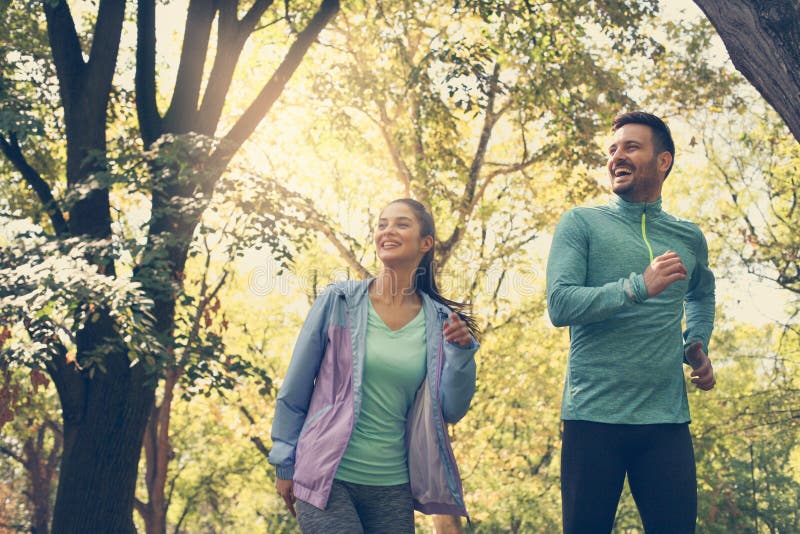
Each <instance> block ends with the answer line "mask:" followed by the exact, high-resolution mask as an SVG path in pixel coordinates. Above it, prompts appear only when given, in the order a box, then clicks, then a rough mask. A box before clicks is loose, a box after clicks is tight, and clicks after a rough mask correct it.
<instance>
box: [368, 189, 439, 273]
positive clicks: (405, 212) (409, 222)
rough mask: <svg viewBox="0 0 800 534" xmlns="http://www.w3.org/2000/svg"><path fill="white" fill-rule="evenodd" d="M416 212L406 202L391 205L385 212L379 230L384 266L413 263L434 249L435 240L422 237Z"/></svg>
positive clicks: (376, 235) (376, 234)
mask: <svg viewBox="0 0 800 534" xmlns="http://www.w3.org/2000/svg"><path fill="white" fill-rule="evenodd" d="M420 234H421V228H420V224H419V221H418V220H417V217H416V215H415V214H414V210H412V209H411V208H410V207H409V206H407V205H406V204H403V203H402V202H394V203H392V204H389V205H388V206H386V208H384V210H383V211H382V212H381V215H380V218H379V219H378V227H377V229H376V230H375V248H376V249H377V250H378V258H379V259H380V260H381V261H382V262H383V263H384V265H390V264H413V266H414V267H416V266H417V265H419V262H420V260H421V259H422V257H423V256H424V255H425V253H426V252H428V251H429V250H430V249H431V247H433V237H432V236H425V237H422V236H421V235H420Z"/></svg>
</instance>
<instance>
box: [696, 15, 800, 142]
mask: <svg viewBox="0 0 800 534" xmlns="http://www.w3.org/2000/svg"><path fill="white" fill-rule="evenodd" d="M695 3H696V4H697V5H698V6H700V9H702V10H703V12H704V13H705V14H706V16H707V17H708V20H710V21H711V24H713V25H714V28H716V30H717V32H718V33H719V36H720V37H721V38H722V41H723V42H724V43H725V46H726V47H727V49H728V53H729V54H730V56H731V61H733V64H734V65H735V66H736V68H737V69H738V70H739V71H740V72H741V73H742V74H743V75H744V77H745V78H747V80H748V81H749V82H750V83H752V84H753V86H754V87H755V88H756V89H758V92H759V93H761V96H763V97H764V100H766V101H767V102H769V103H770V105H772V107H773V108H775V111H777V112H778V114H779V115H780V116H781V118H782V119H783V120H784V122H786V125H787V126H788V127H789V130H790V131H791V132H792V134H794V137H795V139H797V141H800V99H799V98H798V95H800V4H798V3H797V2H796V1H794V0H769V1H766V2H765V1H762V0H734V1H728V0H695Z"/></svg>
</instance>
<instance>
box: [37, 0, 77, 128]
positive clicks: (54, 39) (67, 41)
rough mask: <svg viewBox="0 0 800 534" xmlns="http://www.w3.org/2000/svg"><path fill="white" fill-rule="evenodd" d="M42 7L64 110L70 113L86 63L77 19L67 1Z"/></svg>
mask: <svg viewBox="0 0 800 534" xmlns="http://www.w3.org/2000/svg"><path fill="white" fill-rule="evenodd" d="M42 6H43V9H44V14H45V17H46V18H47V36H48V39H49V41H50V51H51V52H52V54H53V63H54V64H55V67H56V75H57V76H58V86H59V93H60V94H61V101H62V103H63V105H64V112H65V113H69V111H70V110H71V109H72V107H73V104H74V102H73V96H74V95H76V94H77V93H78V91H77V89H78V86H79V82H80V81H81V80H82V79H83V76H84V74H85V72H84V71H85V70H86V63H84V61H83V52H82V51H81V44H80V40H79V38H78V32H77V31H76V30H75V21H74V20H73V19H72V13H71V12H70V10H69V6H68V5H67V2H66V0H61V1H60V2H58V3H57V4H56V5H51V4H50V3H49V2H43V3H42Z"/></svg>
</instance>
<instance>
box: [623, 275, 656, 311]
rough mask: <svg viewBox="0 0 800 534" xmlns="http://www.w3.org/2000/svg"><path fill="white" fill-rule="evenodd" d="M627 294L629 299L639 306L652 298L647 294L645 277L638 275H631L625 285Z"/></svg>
mask: <svg viewBox="0 0 800 534" xmlns="http://www.w3.org/2000/svg"><path fill="white" fill-rule="evenodd" d="M624 288H625V294H626V295H627V296H628V298H629V299H630V300H631V301H632V302H635V303H637V304H641V303H643V302H644V301H646V300H647V299H648V298H650V296H649V295H648V294H647V286H646V285H645V283H644V276H642V275H641V274H637V273H631V275H630V276H629V277H628V279H627V280H625V284H624Z"/></svg>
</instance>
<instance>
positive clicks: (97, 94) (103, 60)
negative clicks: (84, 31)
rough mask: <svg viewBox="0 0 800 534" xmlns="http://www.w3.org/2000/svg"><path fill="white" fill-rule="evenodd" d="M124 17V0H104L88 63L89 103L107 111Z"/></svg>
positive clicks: (98, 13) (102, 0) (95, 28)
mask: <svg viewBox="0 0 800 534" xmlns="http://www.w3.org/2000/svg"><path fill="white" fill-rule="evenodd" d="M124 20H125V2H122V1H120V0H101V2H100V6H99V7H98V10H97V23H96V24H95V27H94V36H93V37H92V49H91V52H90V53H89V62H88V64H87V67H88V68H87V82H88V83H87V84H86V85H85V87H84V90H86V91H87V98H86V100H87V101H88V102H89V105H90V106H96V109H98V110H103V111H105V109H106V105H107V103H108V96H109V94H110V92H111V82H112V81H113V79H114V71H115V70H116V66H117V54H118V53H119V43H120V39H121V37H122V23H123V21H124Z"/></svg>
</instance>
